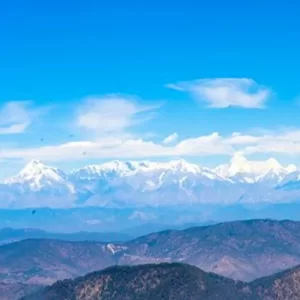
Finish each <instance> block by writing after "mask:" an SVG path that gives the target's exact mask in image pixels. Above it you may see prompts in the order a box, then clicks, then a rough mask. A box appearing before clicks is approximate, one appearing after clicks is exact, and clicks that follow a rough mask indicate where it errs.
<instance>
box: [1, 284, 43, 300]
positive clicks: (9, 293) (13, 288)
mask: <svg viewBox="0 0 300 300" xmlns="http://www.w3.org/2000/svg"><path fill="white" fill-rule="evenodd" d="M41 288H42V287H41V286H38V285H31V284H23V283H4V282H0V299H1V300H18V299H20V298H21V297H23V296H25V295H28V294H31V293H33V292H36V291H38V290H40V289H41Z"/></svg>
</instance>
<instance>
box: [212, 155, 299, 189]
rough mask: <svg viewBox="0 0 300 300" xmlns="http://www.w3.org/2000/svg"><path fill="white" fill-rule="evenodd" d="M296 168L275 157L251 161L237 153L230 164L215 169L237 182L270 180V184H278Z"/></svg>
mask: <svg viewBox="0 0 300 300" xmlns="http://www.w3.org/2000/svg"><path fill="white" fill-rule="evenodd" d="M296 169H297V168H296V166H294V165H289V166H287V167H283V166H282V165H281V164H280V163H279V162H278V161H277V160H276V159H274V158H270V159H268V160H266V161H250V160H247V159H246V158H245V157H244V156H243V155H241V154H236V155H234V156H233V157H232V159H231V161H230V163H229V164H224V165H221V166H219V167H217V168H216V169H215V170H214V171H215V172H216V173H217V174H220V175H221V176H224V177H226V178H230V179H232V180H233V181H236V182H245V183H256V182H260V183H262V182H268V183H269V184H273V185H276V184H278V183H280V182H281V181H283V180H284V178H285V177H286V176H287V175H288V174H290V173H292V172H294V171H295V170H296Z"/></svg>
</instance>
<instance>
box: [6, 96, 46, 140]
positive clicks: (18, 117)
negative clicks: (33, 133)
mask: <svg viewBox="0 0 300 300" xmlns="http://www.w3.org/2000/svg"><path fill="white" fill-rule="evenodd" d="M41 111H42V110H40V109H36V108H34V107H33V103H32V102H31V101H10V102H6V103H4V105H3V106H2V107H0V134H2V135H3V134H18V133H23V132H24V131H25V130H26V129H27V128H28V126H30V125H31V123H32V122H33V120H34V119H35V118H36V117H37V116H38V115H39V114H40V113H41Z"/></svg>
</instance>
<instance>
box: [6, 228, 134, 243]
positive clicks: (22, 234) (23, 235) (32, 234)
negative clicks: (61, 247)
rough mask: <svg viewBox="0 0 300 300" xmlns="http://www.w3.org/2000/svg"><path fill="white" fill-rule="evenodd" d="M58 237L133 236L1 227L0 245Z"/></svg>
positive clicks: (118, 239) (120, 238)
mask: <svg viewBox="0 0 300 300" xmlns="http://www.w3.org/2000/svg"><path fill="white" fill-rule="evenodd" d="M32 238H34V239H56V240H64V241H98V242H100V241H101V242H123V241H128V240H130V239H131V236H130V235H128V234H125V233H118V232H84V231H83V232H74V233H53V232H47V231H44V230H39V229H31V228H24V229H14V228H3V229H0V245H3V244H8V243H11V242H17V241H21V240H25V239H32Z"/></svg>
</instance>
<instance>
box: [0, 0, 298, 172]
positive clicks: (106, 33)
mask: <svg viewBox="0 0 300 300" xmlns="http://www.w3.org/2000/svg"><path fill="white" fill-rule="evenodd" d="M299 13H300V4H299V3H297V1H288V2H286V1H285V2H284V1H249V2H247V3H245V2H241V1H233V0H229V1H226V2H224V1H221V0H218V1H192V0H185V1H169V0H168V1H158V0H153V1H151V2H149V1H148V2H145V1H138V0H128V1H121V0H119V1H116V0H114V1H113V0H112V1H88V0H86V1H75V0H73V1H69V0H65V1H58V0H53V1H21V0H15V1H6V3H3V4H1V10H0V38H1V47H0V147H1V148H0V178H4V177H8V176H11V175H12V174H14V173H15V172H17V171H18V170H19V169H20V168H21V167H22V166H23V165H24V164H25V163H26V162H27V161H29V160H31V159H39V160H42V161H45V162H47V163H50V164H52V165H56V166H58V167H61V168H64V169H71V168H75V167H80V166H83V165H85V164H89V163H101V162H103V161H107V160H111V159H125V160H126V159H136V160H141V159H147V160H169V159H177V158H185V159H187V160H188V161H191V162H195V163H199V164H202V165H206V166H216V165H218V164H220V163H223V162H225V161H228V160H229V159H230V157H231V156H232V155H234V153H237V152H238V153H241V154H243V155H245V156H246V157H247V158H249V159H260V160H263V159H266V158H269V157H275V158H277V159H278V160H279V161H280V162H282V163H284V164H288V163H295V164H296V165H298V166H300V159H299V154H300V119H299V117H298V116H299V111H300V106H299V105H300V85H299V70H300V60H299V53H300V43H299V40H300V39H299V38H300V19H299V17H298V16H299Z"/></svg>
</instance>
